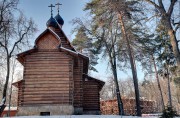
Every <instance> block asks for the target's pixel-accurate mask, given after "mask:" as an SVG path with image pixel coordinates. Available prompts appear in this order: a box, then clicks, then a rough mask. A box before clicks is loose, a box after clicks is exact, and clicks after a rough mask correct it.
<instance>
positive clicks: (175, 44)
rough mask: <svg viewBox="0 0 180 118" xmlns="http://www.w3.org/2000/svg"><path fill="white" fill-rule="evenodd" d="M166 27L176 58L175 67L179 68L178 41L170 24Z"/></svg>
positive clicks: (179, 53) (179, 52)
mask: <svg viewBox="0 0 180 118" xmlns="http://www.w3.org/2000/svg"><path fill="white" fill-rule="evenodd" d="M169 22H170V21H169ZM167 27H168V35H169V37H170V41H171V45H172V48H173V53H174V56H175V58H176V61H177V65H178V67H179V68H180V51H179V47H178V41H177V38H176V34H175V32H174V30H173V28H172V26H171V24H169V25H168V26H167Z"/></svg>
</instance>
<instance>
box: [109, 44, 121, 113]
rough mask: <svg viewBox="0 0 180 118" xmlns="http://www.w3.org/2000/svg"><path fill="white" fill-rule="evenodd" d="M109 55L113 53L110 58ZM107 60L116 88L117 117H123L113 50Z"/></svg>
mask: <svg viewBox="0 0 180 118" xmlns="http://www.w3.org/2000/svg"><path fill="white" fill-rule="evenodd" d="M113 49H114V47H113ZM111 53H113V57H112V56H111ZM109 59H110V64H111V70H112V72H113V76H114V83H115V86H116V95H117V102H118V110H119V115H124V108H123V102H122V99H121V94H120V90H119V84H118V78H117V69H116V56H115V52H114V50H113V52H109Z"/></svg>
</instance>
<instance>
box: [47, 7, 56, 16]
mask: <svg viewBox="0 0 180 118" xmlns="http://www.w3.org/2000/svg"><path fill="white" fill-rule="evenodd" d="M48 7H51V16H53V13H52V12H53V9H52V8H53V7H55V6H54V5H53V4H51V5H50V6H48Z"/></svg>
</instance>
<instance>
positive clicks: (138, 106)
mask: <svg viewBox="0 0 180 118" xmlns="http://www.w3.org/2000/svg"><path fill="white" fill-rule="evenodd" d="M119 21H120V24H121V30H122V32H123V35H124V39H125V41H126V44H127V50H128V53H129V58H130V64H131V70H132V75H133V82H134V89H135V98H136V111H137V114H136V115H137V116H141V106H140V98H139V97H140V96H139V88H138V79H137V72H136V67H135V60H134V59H133V55H132V52H131V46H130V42H129V37H128V36H127V33H126V30H125V25H124V22H123V15H122V14H119Z"/></svg>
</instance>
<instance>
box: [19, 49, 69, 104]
mask: <svg viewBox="0 0 180 118" xmlns="http://www.w3.org/2000/svg"><path fill="white" fill-rule="evenodd" d="M72 80H73V58H72V57H71V56H69V55H67V54H65V53H64V52H59V51H58V50H52V49H51V50H38V52H35V53H32V54H30V55H27V56H26V59H25V66H24V84H22V87H20V88H21V89H22V90H21V89H20V90H19V91H22V92H19V101H18V103H19V106H27V105H28V106H29V105H47V104H72V100H73V99H72V97H73V96H72V93H71V91H72V89H71V88H72V85H73V81H72Z"/></svg>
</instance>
